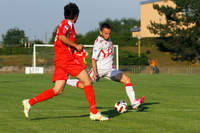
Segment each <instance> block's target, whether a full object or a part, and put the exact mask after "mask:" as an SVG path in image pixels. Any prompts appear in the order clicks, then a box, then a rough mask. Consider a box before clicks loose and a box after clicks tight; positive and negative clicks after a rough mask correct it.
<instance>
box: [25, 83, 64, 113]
mask: <svg viewBox="0 0 200 133" xmlns="http://www.w3.org/2000/svg"><path fill="white" fill-rule="evenodd" d="M65 82H66V81H65V80H56V81H55V84H54V87H53V88H50V89H48V90H45V91H43V92H42V93H40V94H39V95H37V96H36V97H34V98H31V99H25V100H23V105H24V114H25V116H26V117H29V111H30V109H31V107H32V106H33V105H34V104H36V103H38V102H42V101H45V100H48V99H51V98H53V97H54V96H56V95H60V94H62V92H63V89H64V87H65Z"/></svg>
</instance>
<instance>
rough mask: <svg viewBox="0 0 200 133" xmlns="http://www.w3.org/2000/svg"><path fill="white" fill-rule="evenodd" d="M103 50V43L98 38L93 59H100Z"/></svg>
mask: <svg viewBox="0 0 200 133" xmlns="http://www.w3.org/2000/svg"><path fill="white" fill-rule="evenodd" d="M101 50H102V44H101V43H100V41H98V39H96V41H95V43H94V47H93V52H92V59H93V60H98V58H99V55H100V52H101Z"/></svg>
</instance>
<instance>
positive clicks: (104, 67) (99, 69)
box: [67, 23, 145, 109]
mask: <svg viewBox="0 0 200 133" xmlns="http://www.w3.org/2000/svg"><path fill="white" fill-rule="evenodd" d="M110 34H111V26H110V25H109V24H107V23H103V24H102V25H101V28H100V35H99V36H98V37H97V39H96V40H95V42H94V47H93V53H92V69H91V70H90V72H89V75H90V77H91V79H92V81H93V82H95V81H98V80H99V79H100V78H103V77H105V78H107V79H110V80H113V81H117V82H121V83H123V84H124V85H125V89H126V93H127V96H128V98H129V100H130V103H131V106H132V108H133V109H138V107H139V106H140V105H141V104H142V103H143V102H144V99H145V97H144V96H142V97H141V98H139V99H136V98H135V91H134V89H133V85H132V82H131V79H130V78H129V77H128V76H127V75H126V74H125V73H123V72H122V71H120V70H117V69H115V68H114V62H113V56H114V49H113V44H112V41H111V39H110ZM67 84H68V85H71V86H75V87H78V88H83V85H82V84H81V83H80V81H79V80H77V79H68V80H67Z"/></svg>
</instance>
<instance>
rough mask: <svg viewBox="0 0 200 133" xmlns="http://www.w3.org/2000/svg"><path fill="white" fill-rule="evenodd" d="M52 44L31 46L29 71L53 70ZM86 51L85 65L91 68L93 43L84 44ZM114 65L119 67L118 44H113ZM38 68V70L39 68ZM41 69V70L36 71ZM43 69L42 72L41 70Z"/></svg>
mask: <svg viewBox="0 0 200 133" xmlns="http://www.w3.org/2000/svg"><path fill="white" fill-rule="evenodd" d="M53 47H54V45H53V44H34V46H33V63H32V67H30V68H29V69H32V70H29V71H30V72H29V71H28V72H29V73H44V72H53V70H54V48H53ZM84 49H85V51H86V52H87V53H88V56H87V60H86V65H87V70H89V69H90V68H91V59H92V50H93V45H84ZM114 65H115V68H116V69H119V52H118V45H114ZM39 69H40V70H39ZM38 71H41V72H38ZM42 71H43V72H42Z"/></svg>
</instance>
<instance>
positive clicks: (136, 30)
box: [131, 28, 140, 32]
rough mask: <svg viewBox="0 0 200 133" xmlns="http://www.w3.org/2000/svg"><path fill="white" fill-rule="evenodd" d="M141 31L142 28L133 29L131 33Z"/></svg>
mask: <svg viewBox="0 0 200 133" xmlns="http://www.w3.org/2000/svg"><path fill="white" fill-rule="evenodd" d="M138 31H140V28H131V32H138Z"/></svg>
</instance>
